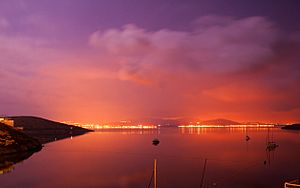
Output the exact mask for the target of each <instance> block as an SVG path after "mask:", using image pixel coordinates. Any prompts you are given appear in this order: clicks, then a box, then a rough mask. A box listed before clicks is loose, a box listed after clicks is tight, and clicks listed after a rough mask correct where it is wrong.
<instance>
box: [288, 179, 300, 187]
mask: <svg viewBox="0 0 300 188" xmlns="http://www.w3.org/2000/svg"><path fill="white" fill-rule="evenodd" d="M292 187H300V184H299V179H296V180H293V181H289V182H284V188H292Z"/></svg>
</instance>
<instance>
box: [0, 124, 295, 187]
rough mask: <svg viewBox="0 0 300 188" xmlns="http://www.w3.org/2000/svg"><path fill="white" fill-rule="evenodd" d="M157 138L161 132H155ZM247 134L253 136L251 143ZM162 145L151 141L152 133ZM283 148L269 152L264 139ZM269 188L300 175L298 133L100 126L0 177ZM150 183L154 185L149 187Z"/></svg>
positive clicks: (46, 182) (13, 181)
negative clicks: (154, 173)
mask: <svg viewBox="0 0 300 188" xmlns="http://www.w3.org/2000/svg"><path fill="white" fill-rule="evenodd" d="M157 135H158V136H157ZM246 135H249V136H250V140H249V141H246V139H245V137H246ZM155 137H158V138H159V139H160V141H161V143H160V144H159V145H158V146H153V145H152V140H153V138H155ZM267 141H275V142H276V143H277V144H278V145H279V147H277V148H276V149H275V150H273V151H269V152H268V151H267V150H266V142H267ZM154 158H156V159H157V161H158V187H159V188H183V187H188V188H189V187H191V188H193V187H195V188H199V187H200V182H201V176H202V173H203V166H204V161H205V159H207V166H206V172H205V176H204V183H203V187H222V188H227V187H228V188H229V187H230V188H248V187H249V188H250V187H251V188H260V187H261V188H266V187H267V188H271V187H283V183H284V181H287V180H293V179H297V178H299V177H300V163H299V159H300V132H297V131H283V130H280V129H277V128H273V129H269V130H268V129H247V130H245V129H237V128H235V129H225V128H203V129H177V128H164V129H161V130H160V131H159V134H158V133H157V132H156V131H103V132H94V133H89V134H86V135H83V136H79V137H75V138H72V139H65V140H61V141H57V142H53V143H50V144H47V145H46V146H45V147H44V148H43V150H42V151H41V152H39V153H36V154H34V155H33V156H32V157H30V158H29V159H27V160H25V161H23V162H21V163H18V164H16V165H15V166H14V167H13V168H14V170H13V168H11V170H12V172H10V173H6V174H4V175H0V187H1V188H15V187H16V188H19V187H22V188H27V187H28V188H40V187H41V188H56V187H58V188H60V187H63V188H64V187H70V188H72V187H74V188H89V187H93V188H94V187H95V188H96V187H105V188H106V187H107V188H117V187H126V188H127V187H128V188H129V187H130V188H139V187H141V188H147V187H148V184H149V182H150V178H151V174H152V169H153V159H154ZM151 187H153V185H151Z"/></svg>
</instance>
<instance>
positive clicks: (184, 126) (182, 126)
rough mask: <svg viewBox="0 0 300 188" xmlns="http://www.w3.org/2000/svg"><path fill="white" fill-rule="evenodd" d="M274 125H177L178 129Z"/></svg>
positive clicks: (271, 125) (272, 125)
mask: <svg viewBox="0 0 300 188" xmlns="http://www.w3.org/2000/svg"><path fill="white" fill-rule="evenodd" d="M274 126H275V125H274V124H268V125H265V124H262V125H260V124H257V125H200V124H196V125H194V124H189V125H179V126H178V127H179V128H243V127H253V128H265V127H274Z"/></svg>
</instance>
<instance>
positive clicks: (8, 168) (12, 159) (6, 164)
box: [0, 152, 34, 175]
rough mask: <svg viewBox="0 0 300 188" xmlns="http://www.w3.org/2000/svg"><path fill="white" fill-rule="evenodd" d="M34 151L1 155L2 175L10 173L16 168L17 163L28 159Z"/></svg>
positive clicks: (0, 166)
mask: <svg viewBox="0 0 300 188" xmlns="http://www.w3.org/2000/svg"><path fill="white" fill-rule="evenodd" d="M33 153H34V152H24V153H18V154H13V155H3V156H0V175H3V174H6V173H10V172H12V171H13V170H14V169H15V164H16V163H19V162H22V161H24V160H26V159H28V158H29V157H30V156H31V155H32V154H33Z"/></svg>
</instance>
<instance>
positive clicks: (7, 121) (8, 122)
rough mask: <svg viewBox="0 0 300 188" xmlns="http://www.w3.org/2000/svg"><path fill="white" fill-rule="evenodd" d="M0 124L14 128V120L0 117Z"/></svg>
mask: <svg viewBox="0 0 300 188" xmlns="http://www.w3.org/2000/svg"><path fill="white" fill-rule="evenodd" d="M0 123H3V124H5V125H8V126H11V127H14V120H12V119H9V118H6V117H0Z"/></svg>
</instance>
